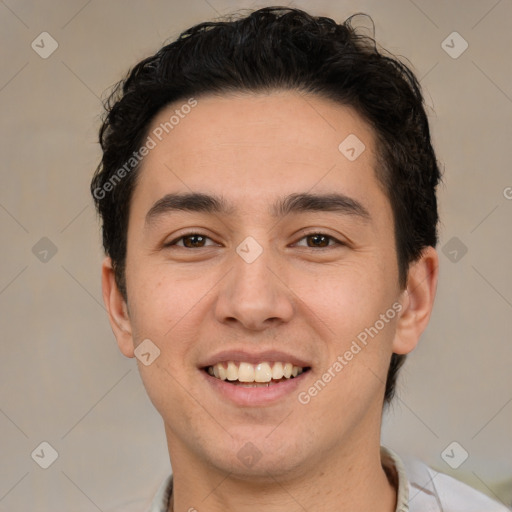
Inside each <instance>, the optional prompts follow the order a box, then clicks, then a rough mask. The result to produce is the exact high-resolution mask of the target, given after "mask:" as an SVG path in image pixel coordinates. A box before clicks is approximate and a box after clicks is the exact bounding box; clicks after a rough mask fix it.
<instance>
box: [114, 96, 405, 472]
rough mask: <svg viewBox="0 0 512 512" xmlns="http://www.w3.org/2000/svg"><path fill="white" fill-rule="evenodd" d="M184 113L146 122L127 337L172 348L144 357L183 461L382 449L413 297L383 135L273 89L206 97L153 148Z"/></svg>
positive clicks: (267, 468) (290, 465) (325, 457)
mask: <svg viewBox="0 0 512 512" xmlns="http://www.w3.org/2000/svg"><path fill="white" fill-rule="evenodd" d="M183 103H185V102H183ZM180 105H181V103H180V104H179V105H178V104H175V105H172V106H170V107H168V108H166V109H165V110H163V111H162V112H160V113H159V115H158V116H157V117H156V118H155V119H154V121H153V123H152V126H151V127H150V130H149V134H150V136H152V137H153V139H154V140H155V142H156V145H155V147H154V148H153V149H151V150H150V151H149V154H148V155H147V156H146V157H145V159H144V161H143V165H142V167H141V170H140V174H139V176H138V181H137V185H136V188H135V191H134V195H133V198H132V203H131V209H130V218H129V228H128V246H127V260H126V283H127V293H128V301H127V308H124V311H125V315H126V317H125V318H124V319H121V320H119V319H117V326H116V327H115V329H114V330H115V331H116V335H117V339H118V342H119V345H120V347H121V350H122V351H123V352H124V353H125V354H126V355H128V356H133V353H134V347H137V346H138V345H139V344H140V343H141V342H142V341H143V340H146V339H149V340H151V346H152V347H153V346H156V347H158V349H159V350H160V355H159V356H158V357H157V358H156V359H155V360H154V361H153V362H152V363H151V364H149V365H147V366H146V365H144V364H142V363H141V362H140V361H139V363H138V364H139V368H140V372H141V375H142V379H143V382H144V385H145V387H146V389H147V392H148V394H149V397H150V398H151V400H152V402H153V404H154V405H155V407H156V408H157V410H158V411H159V412H160V414H161V415H162V417H163V419H164V422H165V428H166V434H167V439H168V444H169V451H170V454H171V463H172V464H173V467H174V465H175V462H176V460H178V459H179V460H188V461H189V462H190V463H191V464H194V463H198V462H199V463H203V464H206V465H208V466H209V467H211V468H217V469H219V470H222V471H225V472H235V473H237V474H238V475H239V476H240V477H243V476H244V475H245V476H250V477H251V478H257V477H258V475H260V476H264V475H266V474H268V472H272V474H276V475H277V474H285V473H288V474H290V473H293V472H296V473H300V472H304V471H306V470H307V469H306V468H311V467H316V466H317V465H320V464H322V465H323V467H325V466H326V465H327V466H328V464H329V461H330V460H331V459H332V458H333V457H334V456H339V455H340V454H342V453H347V452H349V451H356V450H358V449H361V450H362V449H364V446H365V445H366V444H367V443H368V440H369V439H370V440H373V441H376V442H377V443H378V437H379V434H380V418H381V413H382V399H383V394H384V383H385V380H386V374H387V369H388V366H389V360H390V357H391V354H392V352H393V351H396V352H400V350H401V349H402V352H406V351H408V350H409V345H407V343H405V342H404V339H405V338H406V336H405V335H404V336H403V337H402V338H401V336H400V335H401V329H402V326H401V323H400V322H402V321H403V319H402V316H403V315H404V312H405V311H406V310H407V307H408V304H409V302H408V298H407V296H406V295H407V293H406V292H405V291H402V290H400V287H399V285H398V265H397V258H396V251H395V239H394V228H393V217H392V211H391V206H390V203H389V200H388V199H387V197H386V195H385V193H384V191H383V189H382V186H381V184H380V182H379V181H378V179H377V177H376V174H375V169H376V166H377V156H376V150H375V142H374V135H373V133H372V130H371V129H370V128H369V126H368V125H367V124H365V122H364V121H363V120H362V119H361V118H360V117H359V116H358V115H357V114H356V113H355V112H354V111H353V110H351V109H350V108H348V107H344V106H341V105H339V104H336V103H332V102H330V101H328V100H325V99H322V98H319V97H315V96H308V97H305V96H302V95H300V94H298V93H296V92H275V93H272V94H268V95H263V94H261V95H260V94H259V95H255V94H245V95H242V94H240V95H231V96H223V97H213V96H205V97H200V98H197V105H196V106H194V107H193V108H191V109H186V110H187V111H188V110H190V112H189V113H187V114H186V115H184V116H183V117H180V120H179V123H177V124H175V125H173V128H172V130H169V133H168V134H165V136H164V137H161V138H162V140H161V141H160V140H158V137H155V136H154V135H152V134H154V133H160V132H161V123H165V122H166V121H169V118H170V117H171V115H173V113H174V111H175V110H176V109H180ZM159 127H160V131H158V128H159ZM155 130H157V131H156V132H155ZM351 134H352V135H351ZM348 136H351V138H352V139H349V142H351V143H350V144H347V147H346V146H343V145H342V149H341V150H340V149H339V146H340V143H342V142H343V141H344V140H345V139H346V138H347V137H348ZM354 136H355V137H357V139H359V142H357V139H355V138H354ZM354 141H356V142H354ZM361 143H362V144H364V151H362V153H361V154H359V156H357V153H358V152H359V150H360V149H361V148H363V146H362V145H361ZM350 148H355V150H354V151H352V150H351V149H350ZM354 156H357V158H355V159H354ZM348 157H350V158H348ZM119 323H120V324H121V328H120V327H119ZM146 343H147V342H146ZM400 343H402V345H400ZM406 345H407V346H406ZM283 372H284V374H283ZM290 372H292V376H291V377H290ZM212 373H213V375H212ZM294 374H295V375H296V377H293V375H294ZM270 379H272V380H271V381H270V382H269V380H270ZM254 380H256V381H259V382H255V381H254ZM174 459H176V460H174Z"/></svg>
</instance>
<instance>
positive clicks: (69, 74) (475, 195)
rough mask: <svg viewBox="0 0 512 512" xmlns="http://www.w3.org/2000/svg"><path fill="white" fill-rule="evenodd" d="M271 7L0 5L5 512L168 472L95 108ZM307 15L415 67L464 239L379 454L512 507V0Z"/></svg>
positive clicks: (335, 8) (88, 503) (444, 263)
mask: <svg viewBox="0 0 512 512" xmlns="http://www.w3.org/2000/svg"><path fill="white" fill-rule="evenodd" d="M263 5H271V3H268V2H250V1H240V2H234V1H227V0H188V1H187V2H177V1H164V0H155V1H151V2H143V1H135V0H131V1H129V0H124V1H120V0H117V1H103V2H101V1H100V0H92V1H89V2H88V1H87V0H72V1H67V2H65V1H63V0H60V1H59V0H52V1H46V2H34V1H32V2H30V1H21V0H2V1H0V38H1V41H0V42H1V44H0V54H1V61H0V62H1V70H0V109H1V118H0V130H1V132H0V140H1V141H2V158H1V172H2V175H1V188H0V228H1V233H2V264H1V267H0V314H1V320H0V324H1V327H0V328H1V332H2V343H1V357H0V379H1V388H0V433H1V440H0V442H1V445H2V453H1V460H2V462H1V469H0V511H9V512H17V511H20V512H21V511H23V512H26V511H27V510H37V511H39V512H46V511H48V512H49V511H52V512H69V511H71V510H72V511H74V512H82V511H83V512H89V511H97V510H102V511H108V510H114V509H116V508H117V509H119V510H123V511H124V512H129V511H131V510H143V509H144V506H145V504H147V503H148V500H149V498H150V496H151V495H152V493H153V492H154V491H155V490H156V487H157V486H158V484H159V483H160V481H161V479H163V478H164V477H165V476H166V475H167V473H168V472H169V469H170V468H169V462H168V455H167V451H166V445H165V438H164V434H163V428H162V425H161V420H160V417H159V416H158V414H157V413H156V412H155V410H154V409H153V408H152V406H151V404H150V403H149V400H148V399H147V398H146V396H145V392H144V390H143V388H142V385H141V382H140V379H139V376H138V374H137V369H136V365H135V362H134V360H128V359H125V358H123V357H122V355H121V354H120V353H119V352H118V350H117V346H116V344H115V341H114V338H113V336H112V333H111V331H110V327H109V325H108V322H107V317H106V314H105V311H104V308H103V304H102V300H101V292H100V280H99V276H100V274H99V269H100V262H101V259H102V253H101V249H100V238H99V230H98V224H97V220H96V218H95V213H94V210H93V206H92V201H91V199H90V197H89V192H88V187H89V181H90V178H91V175H92V172H93V170H94V168H95V166H96V164H97V162H98V159H99V156H100V153H99V147H98V145H97V143H96V140H97V129H98V126H99V115H100V114H101V104H100V98H101V97H102V95H103V94H104V91H105V90H106V89H107V88H108V87H110V86H111V85H112V84H113V83H114V82H115V81H117V80H118V79H120V78H121V76H122V75H123V74H124V73H125V72H126V71H127V69H128V68H129V67H130V66H132V65H134V64H135V63H136V62H137V61H138V60H140V59H141V58H143V57H145V56H147V55H149V54H151V53H153V52H154V51H156V50H157V49H158V48H159V47H160V46H161V44H162V43H163V42H164V41H165V40H167V39H169V38H174V37H176V36H177V35H178V34H179V32H180V31H182V30H184V29H185V28H188V27H189V26H190V25H192V24H194V23H197V22H200V21H203V20H205V19H209V18H213V17H216V16H219V15H221V14H225V13H227V12H230V11H232V10H234V9H237V8H240V7H252V6H254V7H259V6H263ZM293 5H296V6H298V7H302V8H305V9H308V10H310V12H311V13H313V14H322V15H328V16H331V17H333V18H335V19H337V20H338V21H342V20H344V19H345V18H346V17H347V16H348V15H350V14H352V13H354V12H358V11H362V12H367V13H369V14H370V15H371V16H372V17H373V18H374V21H375V24H376V36H377V39H378V40H379V41H380V43H381V44H382V45H383V46H384V47H386V48H387V49H389V50H390V51H392V52H394V53H398V54H400V55H402V56H403V57H404V58H407V59H409V60H410V61H411V62H412V64H413V66H414V69H415V70H416V72H417V74H418V76H419V77H420V78H421V82H422V85H423V87H424V89H425V94H426V98H427V103H428V105H429V107H430V113H431V120H432V130H433V138H434V143H435V146H436V149H437V152H438V157H439V160H440V161H441V162H442V165H443V166H444V167H445V181H444V185H443V187H442V189H441V190H440V207H441V215H442V220H443V222H442V227H441V243H440V246H439V248H440V249H442V248H443V247H445V244H447V243H448V242H449V241H450V240H451V239H452V238H453V237H457V238H458V239H459V240H460V243H462V244H464V246H466V247H467V253H466V254H465V255H464V256H463V257H462V258H461V257H460V255H461V254H462V253H461V252H460V250H459V252H458V258H459V261H456V262H452V261H450V259H449V257H448V256H450V258H453V256H454V255H453V254H452V255H450V254H449V251H450V250H453V248H451V249H450V247H452V246H451V245H448V249H446V253H448V256H447V255H445V254H444V253H443V252H442V250H441V281H440V287H439V292H438V299H437V304H436V307H435V311H434V316H433V319H432V322H431V325H430V326H429V328H428V331H427V332H426V334H425V335H424V336H423V339H422V343H421V345H420V346H419V348H418V349H417V350H416V351H415V352H414V354H413V355H412V356H411V357H410V360H409V363H408V364H407V365H406V367H405V369H404V371H403V372H402V377H401V380H400V390H399V397H398V398H397V399H396V401H395V403H394V405H393V407H392V408H391V411H390V414H389V415H386V419H385V427H384V433H383V442H384V443H385V444H386V445H388V446H390V447H392V448H395V449H396V450H398V451H399V452H400V453H411V454H414V455H417V456H420V457H421V458H423V459H424V460H425V461H426V462H428V463H429V464H431V465H432V466H434V467H435V468H437V469H440V470H442V471H445V472H448V473H450V474H453V475H454V476H455V477H457V478H460V479H463V480H465V481H467V482H468V483H470V484H471V485H473V486H475V487H478V488H480V489H482V490H483V491H484V492H486V493H488V494H489V495H491V496H494V497H495V498H499V499H501V500H502V501H504V502H505V503H507V504H511V503H512V443H511V433H512V382H511V371H510V367H511V361H512V342H511V330H512V329H511V327H512V321H511V319H512V314H511V313H512V272H511V270H510V264H511V258H510V254H511V253H512V239H511V234H512V230H511V214H512V200H509V199H507V198H506V195H508V197H509V198H510V197H512V189H510V188H507V187H512V174H511V156H510V148H511V142H510V141H511V140H512V127H511V122H510V121H511V118H512V69H511V66H512V65H511V60H510V51H511V49H512V32H511V31H510V23H511V21H512V3H511V2H510V1H508V0H501V1H498V0H485V1H484V0H482V1H476V0H473V1H469V0H464V1H449V2H444V1H441V0H436V1H427V0H415V1H412V0H392V1H382V0H366V1H363V0H351V1H338V0H323V1H316V2H306V1H297V2H295V3H294V4H293ZM43 31H47V32H49V33H50V34H51V36H52V37H53V38H55V40H56V41H57V42H58V45H59V46H58V49H57V50H56V51H55V53H53V54H52V55H51V56H50V57H49V58H47V59H42V58H41V57H40V56H39V55H38V54H37V53H36V52H35V51H34V50H33V49H32V48H31V43H32V41H33V40H35V39H36V37H37V36H38V35H39V34H40V33H41V32H43ZM453 31H457V32H459V33H460V34H461V35H462V37H463V38H464V39H465V40H466V41H467V42H468V43H469V47H468V49H467V50H466V51H465V52H464V53H463V54H462V55H461V56H460V57H458V58H457V59H454V58H452V57H450V56H449V55H448V54H447V53H446V52H445V51H444V49H443V48H442V46H441V43H442V41H443V40H445V38H446V37H447V36H448V35H449V34H451V33H452V32H453ZM457 44H458V43H457ZM42 237H47V238H48V239H50V240H51V242H52V243H53V244H54V246H55V248H56V249H57V252H56V254H55V255H53V256H52V255H51V252H50V253H48V255H47V261H46V262H44V261H40V259H39V258H38V257H36V254H34V252H36V253H38V251H39V254H37V256H39V257H43V255H44V253H43V254H41V250H44V249H45V247H46V246H44V243H45V242H40V243H41V244H43V246H36V248H37V247H39V249H38V251H37V250H34V252H33V249H32V248H33V247H34V245H35V244H36V243H37V242H38V241H39V240H40V239H41V238H42ZM46 243H47V242H46ZM450 243H451V244H453V243H454V242H453V241H452V242H450ZM41 247H43V249H41ZM46 248H47V247H46ZM50 256H51V257H50ZM43 441H46V442H48V443H50V444H51V445H52V446H53V447H54V448H55V450H57V452H58V454H59V456H58V458H57V460H56V461H55V463H54V464H52V465H51V466H50V467H49V468H48V469H42V468H40V467H39V466H38V465H37V464H36V462H34V460H33V459H32V458H31V453H32V451H33V450H34V449H35V448H36V447H38V446H39V444H40V443H41V442H43ZM452 441H457V442H458V443H459V444H460V445H461V446H462V447H464V449H465V450H466V451H467V452H468V453H469V458H468V459H467V460H466V462H464V464H463V465H462V466H460V468H459V469H457V470H452V469H450V467H448V465H447V464H446V463H445V462H444V461H443V459H442V458H441V453H442V452H443V450H444V449H445V448H446V447H447V446H448V445H449V444H450V443H451V442H452ZM47 453H48V452H47ZM130 504H131V505H130Z"/></svg>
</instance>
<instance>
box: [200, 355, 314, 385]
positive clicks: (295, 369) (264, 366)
mask: <svg viewBox="0 0 512 512" xmlns="http://www.w3.org/2000/svg"><path fill="white" fill-rule="evenodd" d="M204 370H205V371H206V372H207V373H208V374H209V375H210V376H212V377H214V378H216V379H219V380H222V381H228V382H229V383H231V384H234V385H238V386H243V387H269V386H272V385H275V384H278V383H280V382H283V381H287V380H289V379H293V378H295V377H297V376H299V375H301V374H302V373H304V372H305V371H307V370H309V368H308V367H306V368H303V367H300V366H295V365H293V364H292V363H289V362H279V361H276V362H267V361H264V362H261V363H258V364H251V363H248V362H234V361H226V362H222V363H217V364H214V365H213V366H208V367H205V368H204Z"/></svg>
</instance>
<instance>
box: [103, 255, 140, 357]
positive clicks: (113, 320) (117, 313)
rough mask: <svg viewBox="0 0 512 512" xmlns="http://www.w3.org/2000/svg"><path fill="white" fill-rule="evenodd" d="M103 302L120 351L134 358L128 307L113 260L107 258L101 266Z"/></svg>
mask: <svg viewBox="0 0 512 512" xmlns="http://www.w3.org/2000/svg"><path fill="white" fill-rule="evenodd" d="M101 284H102V289H103V301H104V302H105V306H106V308H107V311H108V316H109V320H110V326H111V327H112V331H113V333H114V336H115V337H116V340H117V344H118V346H119V349H120V350H121V352H122V353H123V354H124V355H125V356H126V357H134V353H133V351H134V346H133V337H132V327H131V321H130V316H129V313H128V307H127V304H126V301H125V300H124V298H123V296H122V294H121V292H120V291H119V288H118V286H117V283H116V280H115V274H114V269H113V266H112V260H111V259H110V258H109V257H106V258H105V259H104V260H103V264H102V266H101Z"/></svg>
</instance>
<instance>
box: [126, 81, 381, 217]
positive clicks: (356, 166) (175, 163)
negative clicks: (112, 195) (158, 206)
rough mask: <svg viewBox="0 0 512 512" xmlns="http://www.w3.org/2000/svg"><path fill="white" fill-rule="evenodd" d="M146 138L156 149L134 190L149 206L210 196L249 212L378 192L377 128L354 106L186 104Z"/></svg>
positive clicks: (262, 99) (286, 94)
mask: <svg viewBox="0 0 512 512" xmlns="http://www.w3.org/2000/svg"><path fill="white" fill-rule="evenodd" d="M191 105H192V106H191ZM148 137H149V138H151V140H152V144H151V145H152V146H154V147H153V148H152V149H151V150H150V151H149V153H148V154H147V155H146V156H145V157H144V160H143V162H142V165H141V169H140V175H139V179H138V184H137V187H136V191H135V196H138V197H139V198H142V199H145V202H146V201H147V202H154V201H156V200H158V199H159V198H160V197H161V196H162V195H164V194H165V193H169V192H174V191H179V192H191V191H194V192H195V191H200V192H205V191H209V192H211V193H216V194H218V195H223V196H226V195H227V196H229V195H230V194H231V195H232V196H233V197H232V198H233V199H234V200H236V201H238V202H239V206H240V207H246V208H247V207H249V205H254V204H259V203H260V202H264V201H266V200H269V199H271V198H272V197H273V196H276V195H279V196H282V195H283V194H286V193H288V194H290V193H298V192H299V193H300V192H306V191H318V192H321V193H328V192H332V191H333V190H339V191H340V192H342V193H344V194H346V195H349V196H350V195H358V196H359V198H360V199H363V200H364V196H368V195H371V194H372V192H373V193H375V192H376V191H379V190H380V183H379V182H378V180H377V179H376V176H375V172H374V169H375V163H376V156H375V142H374V135H373V132H372V129H371V128H370V127H369V126H368V125H367V123H366V122H365V121H364V120H363V119H362V118H361V117H360V116H359V115H358V114H357V113H356V112H355V111H354V110H353V109H352V108H350V107H347V106H344V105H341V104H338V103H335V102H333V101H331V100H327V99H324V98H321V97H318V96H312V95H304V94H302V93H299V92H295V91H293V92H292V91H281V92H272V93H268V94H253V93H251V94H249V93H243V94H241V93H240V94H230V95H223V96H213V95H209V96H201V97H198V98H195V99H194V100H193V101H190V100H188V99H184V100H182V101H178V102H175V103H173V104H172V105H169V106H167V107H166V108H165V109H163V110H162V111H160V112H159V113H158V114H157V116H155V118H154V119H153V121H152V123H151V125H150V127H149V130H148ZM354 157H356V158H354ZM278 190H279V194H277V192H278ZM134 199H135V197H134Z"/></svg>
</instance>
